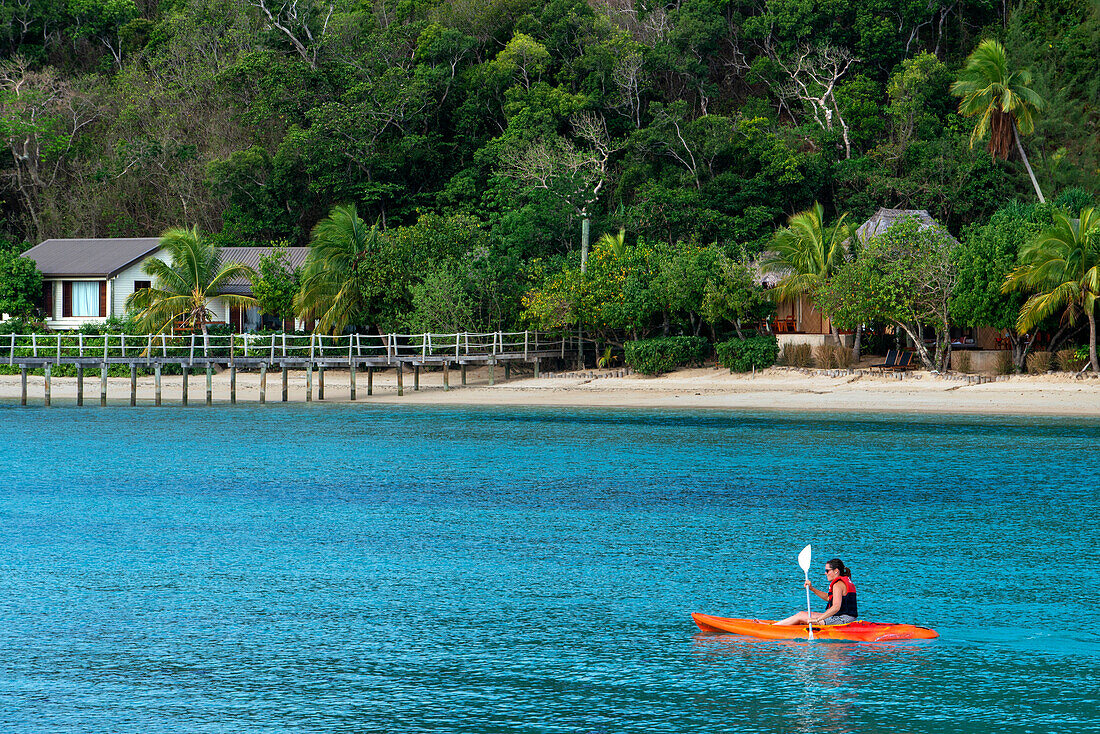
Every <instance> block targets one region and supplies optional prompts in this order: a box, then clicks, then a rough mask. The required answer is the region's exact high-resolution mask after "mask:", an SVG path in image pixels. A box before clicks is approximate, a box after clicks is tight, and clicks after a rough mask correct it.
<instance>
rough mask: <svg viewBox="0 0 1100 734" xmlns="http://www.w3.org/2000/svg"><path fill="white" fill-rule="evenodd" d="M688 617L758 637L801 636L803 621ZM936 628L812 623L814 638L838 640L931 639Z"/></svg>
mask: <svg viewBox="0 0 1100 734" xmlns="http://www.w3.org/2000/svg"><path fill="white" fill-rule="evenodd" d="M691 618H692V619H694V620H695V624H697V625H699V629H701V630H703V631H704V632H727V633H732V634H735V635H745V636H747V637H756V638H758V639H761V640H805V639H806V638H807V637H808V633H807V631H806V625H804V624H800V625H790V626H786V625H785V626H782V627H777V626H775V625H773V624H772V623H771V620H767V619H730V618H728V617H712V616H710V615H709V614H698V613H696V614H692V615H691ZM939 636H940V634H939V632H936V631H935V630H932V629H928V628H927V627H915V626H914V625H911V624H887V623H884V622H860V621H856V622H850V623H848V624H833V625H828V626H825V627H822V626H819V625H816V624H815V625H814V639H815V640H836V641H838V642H885V641H887V640H931V639H934V638H936V637H939Z"/></svg>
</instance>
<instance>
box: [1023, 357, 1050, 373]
mask: <svg viewBox="0 0 1100 734" xmlns="http://www.w3.org/2000/svg"><path fill="white" fill-rule="evenodd" d="M1027 372H1028V374H1029V375H1045V374H1046V373H1047V372H1050V352H1032V353H1031V354H1029V355H1027Z"/></svg>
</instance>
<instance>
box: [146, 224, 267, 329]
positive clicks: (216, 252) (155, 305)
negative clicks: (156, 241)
mask: <svg viewBox="0 0 1100 734" xmlns="http://www.w3.org/2000/svg"><path fill="white" fill-rule="evenodd" d="M160 246H161V247H162V248H163V249H165V250H167V251H168V253H169V254H171V255H172V261H171V262H170V263H169V262H165V261H164V260H161V259H159V258H155V257H154V258H149V259H148V260H146V261H145V264H144V265H142V268H141V269H142V271H144V272H145V274H147V275H150V276H152V277H153V279H154V281H153V285H152V286H151V287H149V288H142V289H140V290H137V291H135V292H134V293H132V294H131V295H130V297H129V298H127V299H126V308H127V310H129V311H131V312H136V313H135V316H136V319H137V321H138V323H139V324H140V325H141V326H142V327H143V328H146V329H149V330H150V331H152V332H154V333H160V332H162V331H165V330H167V329H169V328H171V327H172V326H173V325H174V324H176V323H177V322H178V321H182V322H183V323H184V324H186V325H187V326H188V327H189V328H191V329H199V330H201V331H202V341H203V346H204V347H205V348H206V349H207V350H209V349H210V333H209V331H208V330H207V328H206V327H207V324H209V323H210V321H211V317H213V316H214V313H213V312H212V311H211V310H210V301H211V300H213V299H214V298H220V299H221V300H222V301H224V302H225V303H226V304H227V305H229V306H234V307H238V308H250V307H254V306H258V305H259V304H258V302H257V301H256V299H255V298H252V297H251V296H242V295H237V294H235V293H222V292H221V291H222V289H223V288H224V287H225V286H226V285H227V284H228V283H229V282H230V281H233V280H242V279H251V278H253V277H255V275H256V273H255V271H253V270H252V268H250V267H248V266H247V265H241V264H240V263H234V262H231V263H223V262H222V256H221V248H220V247H218V246H216V245H214V244H213V243H211V242H210V241H209V240H207V239H205V238H204V237H202V236H201V235H199V233H198V230H197V229H195V228H194V227H192V228H190V229H187V228H185V227H177V228H174V229H170V230H168V231H167V232H165V233H164V234H163V235H161V239H160Z"/></svg>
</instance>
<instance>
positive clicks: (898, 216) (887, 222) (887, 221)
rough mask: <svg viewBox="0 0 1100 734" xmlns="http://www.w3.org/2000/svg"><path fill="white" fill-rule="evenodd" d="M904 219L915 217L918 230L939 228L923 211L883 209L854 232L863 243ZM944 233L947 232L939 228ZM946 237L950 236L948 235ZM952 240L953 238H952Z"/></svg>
mask: <svg viewBox="0 0 1100 734" xmlns="http://www.w3.org/2000/svg"><path fill="white" fill-rule="evenodd" d="M906 217H916V218H917V220H918V221H919V222H920V228H921V229H922V230H925V229H930V228H932V227H940V225H939V223H938V222H937V221H936V220H935V219H933V218H932V215H931V214H929V213H928V211H927V210H925V209H885V208H880V209H879V210H878V211H877V212H875V213H874V214H872V215H871V218H870V219H868V220H867V221H866V222H864V223H863V224H861V225H859V227H857V228H856V232H857V233H858V234H859V239H860V240H862V241H863V242H866V241H867V240H869V239H871V238H872V237H878V236H879V235H881V234H883V233H884V232H886V230H888V229H890V227H891V225H893V224H895V223H897V222H899V221H901V220H902V219H905V218H906ZM940 229H941V230H943V231H944V233H947V230H946V229H944V228H943V227H940ZM947 236H948V237H951V235H950V234H949V233H948V234H947ZM952 239H954V237H952Z"/></svg>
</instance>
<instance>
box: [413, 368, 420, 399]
mask: <svg viewBox="0 0 1100 734" xmlns="http://www.w3.org/2000/svg"><path fill="white" fill-rule="evenodd" d="M419 389H420V365H413V391H414V392H415V391H417V390H419Z"/></svg>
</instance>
